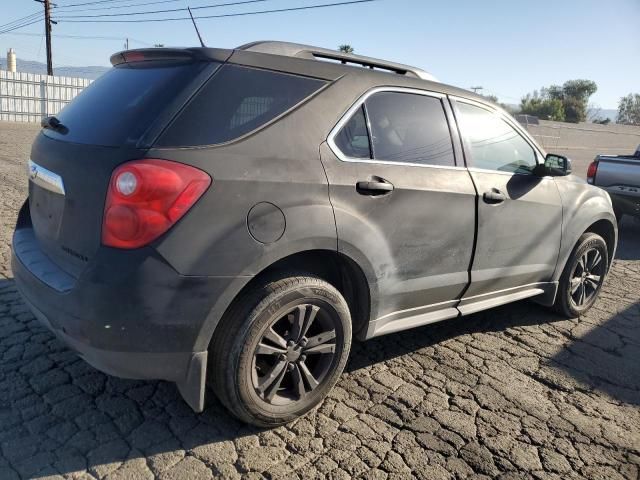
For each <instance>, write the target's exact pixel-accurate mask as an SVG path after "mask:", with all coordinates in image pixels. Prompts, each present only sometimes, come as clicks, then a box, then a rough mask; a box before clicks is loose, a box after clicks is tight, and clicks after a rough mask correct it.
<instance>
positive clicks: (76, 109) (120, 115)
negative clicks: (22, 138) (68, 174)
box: [44, 62, 210, 146]
mask: <svg viewBox="0 0 640 480" xmlns="http://www.w3.org/2000/svg"><path fill="white" fill-rule="evenodd" d="M207 65H210V63H204V62H199V63H189V64H179V65H176V64H173V65H166V64H164V65H162V66H157V65H144V64H141V65H136V66H132V65H121V66H118V67H114V68H112V69H111V70H109V71H107V72H106V73H105V74H104V75H102V76H101V77H99V78H98V79H96V80H95V81H94V82H93V83H91V85H89V86H88V87H87V88H85V89H84V90H83V91H82V92H81V93H80V94H79V95H78V96H77V97H76V98H75V99H74V100H73V101H72V102H71V103H69V104H68V105H67V106H66V107H64V108H63V109H62V110H61V111H60V113H59V114H57V115H56V117H57V118H58V119H59V120H60V122H61V123H62V124H63V125H64V126H65V127H67V129H68V132H67V133H66V134H64V135H63V134H62V133H60V132H57V131H54V130H49V129H48V130H44V132H45V135H47V136H49V137H52V138H55V139H58V140H64V141H68V142H73V143H84V144H91V145H104V146H118V145H122V144H132V143H136V142H137V141H138V139H139V138H140V137H141V136H142V134H143V133H144V132H145V131H146V130H147V129H148V128H149V127H150V126H151V123H152V122H153V121H154V120H155V119H156V118H157V117H158V115H159V114H160V113H161V112H162V110H163V109H164V108H166V107H167V106H168V104H169V103H170V102H171V100H172V99H173V98H174V97H175V96H176V95H177V94H178V93H179V92H180V91H181V90H182V89H183V88H185V86H186V85H187V84H189V83H190V82H191V81H192V80H193V79H194V77H196V76H197V75H198V73H200V72H201V71H202V70H203V69H204V68H206V66H207Z"/></svg>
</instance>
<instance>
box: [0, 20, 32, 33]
mask: <svg viewBox="0 0 640 480" xmlns="http://www.w3.org/2000/svg"><path fill="white" fill-rule="evenodd" d="M41 21H42V19H41V18H38V19H36V20H33V21H31V22H27V23H23V24H20V25H16V26H13V27H9V28H5V29H3V30H0V35H2V34H3V33H9V32H12V31H14V30H18V29H19V28H24V27H27V26H29V25H33V24H34V23H40V22H41Z"/></svg>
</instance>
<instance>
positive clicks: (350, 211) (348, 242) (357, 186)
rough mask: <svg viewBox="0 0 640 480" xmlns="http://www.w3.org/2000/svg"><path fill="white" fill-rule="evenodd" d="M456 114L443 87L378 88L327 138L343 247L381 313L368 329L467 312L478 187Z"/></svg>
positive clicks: (374, 331) (325, 157)
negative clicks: (455, 127)
mask: <svg viewBox="0 0 640 480" xmlns="http://www.w3.org/2000/svg"><path fill="white" fill-rule="evenodd" d="M448 120H451V110H450V106H449V105H448V103H447V102H446V98H444V97H443V96H442V95H440V94H436V93H428V92H422V91H416V90H407V89H378V90H375V91H373V92H370V93H369V94H368V95H367V96H366V98H365V99H362V100H361V101H360V102H359V103H358V104H357V105H354V107H352V108H351V110H350V111H349V112H348V113H347V114H346V115H345V117H344V118H343V120H342V121H341V122H340V123H339V124H338V126H337V127H336V128H335V129H334V131H333V132H332V134H331V135H330V136H329V140H328V142H327V143H326V144H323V146H322V147H321V158H322V162H323V165H324V166H325V169H326V172H327V176H328V180H329V185H330V187H329V193H330V198H331V202H332V204H333V207H334V211H335V216H336V226H337V234H338V250H339V251H340V252H342V253H344V254H346V255H347V256H349V257H351V258H353V259H355V260H356V261H357V263H358V264H360V265H361V266H363V267H364V269H365V270H367V272H366V273H367V276H368V279H369V283H370V288H371V293H372V295H371V297H372V298H371V303H372V311H371V318H372V319H373V320H374V321H373V322H372V323H371V325H370V328H369V331H368V332H367V336H372V335H379V334H382V333H390V332H392V331H396V330H399V329H402V328H408V327H410V326H416V325H421V324H425V323H430V322H432V321H437V320H442V319H444V318H451V317H455V316H457V315H458V311H457V310H456V308H455V305H456V303H457V299H459V298H460V296H461V295H462V293H463V291H464V289H465V288H466V287H467V285H468V281H469V274H468V269H469V266H470V261H471V255H472V251H473V240H474V225H475V195H476V194H475V190H474V187H473V183H472V181H471V178H470V176H469V173H468V171H467V170H466V168H464V165H460V164H456V155H455V154H454V146H453V145H454V142H453V141H452V131H451V130H450V128H449V122H448ZM453 134H454V135H455V132H453ZM454 138H455V139H456V142H457V137H454ZM456 150H457V151H458V153H459V154H460V150H459V148H457V147H456ZM458 161H459V162H461V161H462V160H461V159H459V160H458Z"/></svg>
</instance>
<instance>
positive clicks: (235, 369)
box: [209, 276, 351, 427]
mask: <svg viewBox="0 0 640 480" xmlns="http://www.w3.org/2000/svg"><path fill="white" fill-rule="evenodd" d="M350 347H351V317H350V314H349V308H348V306H347V302H346V301H345V299H344V298H343V297H342V295H341V294H340V292H338V290H336V289H335V288H334V287H333V286H332V285H331V284H329V283H327V282H325V281H324V280H321V279H319V278H316V277H311V276H291V277H288V278H283V279H279V280H276V281H271V282H265V283H263V284H260V285H257V286H256V287H254V288H253V289H252V290H251V291H250V292H248V293H247V294H246V295H244V296H243V297H242V298H240V299H238V301H236V302H235V303H234V305H233V306H232V307H231V309H230V310H229V312H227V314H225V317H224V318H223V319H222V321H221V324H220V325H219V327H218V329H217V331H216V335H215V338H214V341H213V343H212V347H211V352H210V355H209V358H210V359H211V361H210V364H209V373H210V375H209V378H210V381H211V384H212V386H213V389H214V391H215V392H216V394H217V396H218V398H219V399H220V401H221V402H222V403H223V404H224V405H225V406H226V407H227V408H228V409H229V410H230V411H231V412H232V413H233V414H234V415H235V416H237V417H238V418H240V419H241V420H243V421H245V422H247V423H251V424H254V425H258V426H267V427H271V426H276V425H282V424H284V423H287V422H289V421H291V420H294V419H295V418H297V417H299V416H301V415H304V414H305V413H307V412H308V411H309V410H311V409H313V408H314V407H315V406H316V405H318V404H319V403H320V402H321V401H322V400H323V399H324V397H325V396H326V394H327V393H328V392H329V390H330V389H331V387H333V385H334V384H335V383H336V381H337V380H338V378H339V376H340V374H341V373H342V370H343V369H344V366H345V364H346V362H347V358H348V356H349V350H350Z"/></svg>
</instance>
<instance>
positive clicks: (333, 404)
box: [0, 123, 640, 480]
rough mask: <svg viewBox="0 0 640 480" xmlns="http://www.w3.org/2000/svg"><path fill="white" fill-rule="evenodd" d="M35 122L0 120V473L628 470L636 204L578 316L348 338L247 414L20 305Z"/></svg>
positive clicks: (639, 414) (625, 473) (635, 420)
mask: <svg viewBox="0 0 640 480" xmlns="http://www.w3.org/2000/svg"><path fill="white" fill-rule="evenodd" d="M36 131H37V130H36V128H35V127H33V126H25V125H16V124H8V123H0V218H1V225H0V479H3V480H10V479H14V478H44V477H50V478H60V477H64V478H98V479H102V478H108V479H113V478H136V479H146V478H153V477H157V478H162V479H186V478H194V479H200V478H203V479H205V478H211V477H219V476H221V477H226V478H237V477H239V476H243V477H247V478H274V477H286V478H295V477H304V478H325V477H326V478H349V477H365V478H381V479H384V478H410V477H411V476H414V477H418V478H424V479H429V480H434V479H440V478H488V477H500V478H558V479H560V478H562V479H567V478H589V479H603V480H605V479H606V480H615V479H630V480H636V479H638V475H639V471H640V408H639V407H640V287H639V285H640V222H632V221H626V222H625V223H624V224H623V228H622V232H621V245H620V249H619V255H618V259H617V260H616V261H615V263H614V265H613V268H612V271H611V275H610V277H609V279H608V281H607V283H606V286H605V288H604V291H603V292H602V295H601V298H600V300H599V301H598V302H597V303H596V305H595V307H594V308H593V309H592V310H591V311H590V312H589V313H588V315H586V316H585V317H583V318H580V319H572V320H565V319H562V318H560V317H558V316H557V315H555V314H552V313H550V312H549V311H547V310H545V309H543V308H541V307H538V306H536V305H534V304H532V303H528V302H522V303H518V304H514V305H510V306H505V307H502V308H498V309H495V310H491V311H488V312H484V313H481V314H477V315H473V316H470V317H466V318H462V319H460V320H455V321H452V322H449V323H441V324H437V325H433V326H429V327H423V328H420V329H417V330H412V331H408V332H404V333H400V334H396V335H390V336H387V337H382V338H379V339H376V340H373V341H370V342H367V343H364V344H356V345H354V348H353V352H352V355H351V360H350V363H349V365H348V367H347V372H345V374H344V375H343V377H342V379H341V380H340V382H339V383H338V385H337V386H336V388H335V389H334V390H333V392H332V393H331V395H330V397H329V398H328V399H327V400H326V401H325V402H324V403H323V404H322V406H321V407H320V408H319V409H318V410H317V411H315V412H314V413H312V414H310V415H308V416H307V417H306V418H303V419H301V420H299V421H296V422H295V423H293V424H291V425H289V426H287V427H281V428H277V429H275V430H270V431H269V430H257V429H253V428H250V427H247V426H245V425H242V424H240V423H239V422H237V421H236V420H234V419H233V418H232V417H230V415H229V414H227V413H226V411H225V410H224V409H223V408H222V407H221V406H220V404H219V403H217V402H216V401H215V400H214V401H212V402H211V404H210V406H209V408H207V410H206V411H205V412H204V413H203V414H201V415H196V414H194V413H192V412H191V411H190V410H189V409H188V407H187V406H186V405H185V404H184V403H183V401H182V400H181V399H180V397H179V395H178V393H177V391H176V388H175V387H174V386H173V385H172V384H169V383H165V382H139V381H128V380H120V379H116V378H113V377H109V376H107V375H104V374H102V373H100V372H98V371H96V370H94V369H93V368H92V367H90V366H89V365H87V364H86V363H84V362H83V361H82V360H80V359H79V358H77V357H76V356H75V354H74V353H73V352H71V351H70V350H69V349H67V348H66V347H65V346H64V345H62V344H61V343H60V342H59V341H57V340H56V339H55V338H54V336H53V335H52V334H50V333H49V332H48V331H47V330H46V329H45V328H43V327H41V326H40V325H39V324H38V322H37V321H36V320H35V319H34V317H33V316H32V315H31V314H30V313H29V311H28V310H27V309H26V307H25V305H24V304H23V302H22V301H21V299H20V297H19V295H18V293H17V292H16V289H15V286H14V283H13V280H12V275H11V270H10V266H9V244H10V237H11V231H12V228H13V224H14V221H15V216H16V213H17V210H18V208H19V206H20V204H21V202H22V201H23V200H24V198H25V195H26V183H27V181H26V167H25V163H26V160H27V158H28V154H29V145H30V143H31V140H32V137H33V135H35V133H36ZM209 398H211V395H210V396H209Z"/></svg>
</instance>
